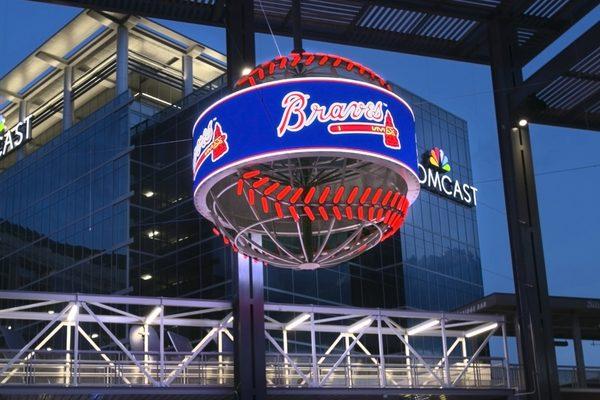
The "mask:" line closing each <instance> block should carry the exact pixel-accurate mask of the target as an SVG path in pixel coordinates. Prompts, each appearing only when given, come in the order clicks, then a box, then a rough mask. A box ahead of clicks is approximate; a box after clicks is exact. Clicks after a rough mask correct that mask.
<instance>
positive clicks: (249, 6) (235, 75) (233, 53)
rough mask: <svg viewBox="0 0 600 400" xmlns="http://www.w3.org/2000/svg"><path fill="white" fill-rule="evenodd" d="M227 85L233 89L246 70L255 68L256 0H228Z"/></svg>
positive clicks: (226, 5)
mask: <svg viewBox="0 0 600 400" xmlns="http://www.w3.org/2000/svg"><path fill="white" fill-rule="evenodd" d="M225 7H226V18H225V19H226V21H225V24H226V30H227V83H228V85H229V87H230V88H233V86H234V85H235V82H236V81H237V80H238V79H239V78H240V76H242V71H243V70H244V68H254V65H255V64H256V58H255V57H256V56H255V52H254V0H226V1H225Z"/></svg>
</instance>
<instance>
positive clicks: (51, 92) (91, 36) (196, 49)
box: [0, 10, 226, 136]
mask: <svg viewBox="0 0 600 400" xmlns="http://www.w3.org/2000/svg"><path fill="white" fill-rule="evenodd" d="M119 24H124V25H125V26H127V28H128V29H129V33H130V39H129V70H130V71H135V72H137V73H138V74H139V75H140V76H149V74H150V75H152V76H153V78H154V79H159V80H160V81H161V82H164V83H165V85H168V86H171V87H174V88H178V87H180V86H181V81H182V68H183V66H182V56H183V55H191V56H192V57H193V64H194V65H193V71H194V77H193V78H194V85H195V86H196V87H201V86H203V85H204V84H206V83H207V82H210V81H212V80H213V79H215V78H216V77H217V76H220V75H221V74H223V71H224V68H225V62H226V59H225V56H224V55H222V54H221V53H219V52H217V51H215V50H213V49H211V48H208V47H206V46H205V45H203V44H201V43H199V42H197V41H195V40H193V39H190V38H188V37H186V36H183V35H181V34H179V33H177V32H174V31H172V30H170V29H167V28H165V27H164V26H162V25H160V24H158V23H156V22H154V21H151V20H149V19H146V18H142V17H135V16H130V15H127V14H120V13H115V12H97V11H93V10H85V11H83V12H81V13H80V14H78V15H77V16H76V17H75V18H73V19H72V20H71V21H70V22H68V23H67V24H66V25H65V26H63V27H62V28H61V29H60V30H59V31H58V32H57V33H55V34H54V35H53V36H51V37H50V38H49V39H48V40H46V41H45V42H44V43H43V44H42V45H41V46H40V47H38V48H37V49H36V50H34V51H33V52H32V53H31V54H30V55H29V56H28V57H27V58H25V59H24V60H23V61H21V62H20V63H19V64H18V65H16V66H15V67H14V68H13V69H12V70H11V71H9V72H8V73H7V74H6V75H4V76H3V77H2V78H0V113H2V114H3V115H4V116H5V117H6V121H7V122H6V124H7V126H9V127H11V126H13V125H14V124H16V122H17V121H18V117H19V116H18V111H19V110H18V108H19V102H20V101H21V100H26V101H27V103H28V105H29V106H28V108H29V111H28V112H29V113H33V114H34V116H35V122H34V126H35V125H39V124H41V123H42V121H48V122H46V125H48V124H50V123H51V122H52V121H60V118H61V112H60V110H61V107H62V93H63V85H64V82H63V71H64V70H65V68H67V67H70V68H72V71H73V72H72V74H73V82H74V83H73V93H74V94H73V95H74V98H75V101H76V106H77V105H78V104H85V103H86V102H88V101H90V99H94V98H95V97H97V96H99V95H100V94H101V93H102V91H103V90H106V89H107V88H110V87H114V86H115V78H114V75H115V58H116V35H117V34H116V28H117V26H118V25H119ZM76 117H77V113H76ZM34 136H35V132H34Z"/></svg>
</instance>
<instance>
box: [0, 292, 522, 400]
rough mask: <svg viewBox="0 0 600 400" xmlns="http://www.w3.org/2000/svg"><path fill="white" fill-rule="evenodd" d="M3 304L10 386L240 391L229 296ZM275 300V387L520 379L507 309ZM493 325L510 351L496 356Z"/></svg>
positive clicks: (396, 388)
mask: <svg viewBox="0 0 600 400" xmlns="http://www.w3.org/2000/svg"><path fill="white" fill-rule="evenodd" d="M0 305H2V307H1V308H0V325H1V326H2V328H1V329H2V332H3V334H4V337H5V345H4V347H8V348H4V349H0V357H1V358H0V395H2V394H10V393H61V394H67V395H68V394H70V393H73V394H74V393H121V394H126V393H128V391H130V392H131V393H184V394H198V395H203V394H207V395H212V396H215V395H223V396H227V395H231V394H232V393H233V390H234V388H233V386H234V384H233V382H234V364H233V359H234V357H233V347H232V343H233V341H234V340H235V337H234V336H233V334H232V332H233V330H232V329H231V328H232V324H233V322H234V321H233V314H232V311H231V303H230V302H227V301H213V300H196V299H174V298H149V297H133V296H112V295H88V294H58V293H42V292H11V291H4V292H2V291H0ZM264 308H265V337H266V343H265V346H266V349H267V350H266V352H265V359H266V379H267V388H268V389H267V390H268V393H269V394H273V395H288V394H294V393H306V394H309V393H315V394H319V393H330V394H336V393H337V394H340V395H344V394H349V393H355V394H361V393H364V394H373V393H382V394H384V393H407V394H411V393H412V394H419V393H433V394H435V393H463V392H468V393H479V392H480V393H481V394H483V393H489V394H493V393H512V392H513V390H514V389H515V388H516V386H517V384H518V373H517V372H518V371H516V370H515V369H513V368H512V367H510V366H509V362H508V355H507V341H506V329H505V321H504V318H503V317H502V316H493V315H477V314H451V313H436V312H421V311H405V310H385V309H367V308H351V307H332V306H309V305H292V304H274V303H266V304H265V307H264ZM494 335H496V336H500V337H501V338H502V340H503V349H504V352H503V355H502V356H501V357H489V356H487V354H488V344H489V340H490V338H491V337H492V336H494ZM9 342H12V343H13V344H14V343H16V344H17V345H12V346H9V345H8V344H9ZM423 349H428V351H424V350H423Z"/></svg>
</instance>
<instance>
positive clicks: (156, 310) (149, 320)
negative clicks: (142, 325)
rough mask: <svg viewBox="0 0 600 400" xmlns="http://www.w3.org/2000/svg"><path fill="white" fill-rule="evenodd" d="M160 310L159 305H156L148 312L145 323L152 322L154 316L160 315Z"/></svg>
mask: <svg viewBox="0 0 600 400" xmlns="http://www.w3.org/2000/svg"><path fill="white" fill-rule="evenodd" d="M161 311H162V308H161V307H160V306H156V307H155V308H154V310H152V312H150V314H148V316H147V317H146V325H150V324H152V322H154V320H155V319H156V317H158V316H159V315H160V312H161Z"/></svg>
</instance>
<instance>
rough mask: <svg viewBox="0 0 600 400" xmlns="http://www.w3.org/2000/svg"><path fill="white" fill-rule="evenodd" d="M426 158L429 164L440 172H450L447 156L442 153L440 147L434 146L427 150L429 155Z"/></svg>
mask: <svg viewBox="0 0 600 400" xmlns="http://www.w3.org/2000/svg"><path fill="white" fill-rule="evenodd" d="M427 160H428V161H429V165H431V166H432V167H434V168H436V169H438V170H439V171H440V172H442V173H446V172H450V163H449V162H448V156H447V155H446V154H444V150H442V149H440V148H439V147H434V148H433V149H431V150H430V151H429V157H428V158H427Z"/></svg>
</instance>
